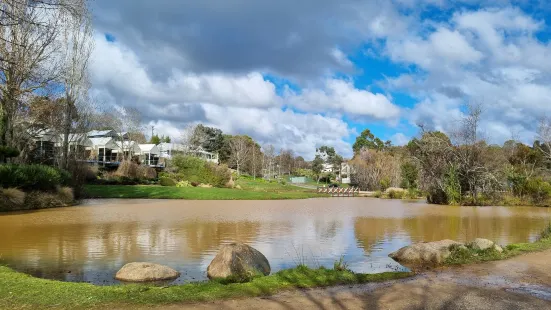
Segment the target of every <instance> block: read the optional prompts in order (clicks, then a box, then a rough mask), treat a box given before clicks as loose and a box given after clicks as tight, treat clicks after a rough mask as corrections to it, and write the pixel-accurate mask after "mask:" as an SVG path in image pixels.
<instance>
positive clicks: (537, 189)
mask: <svg viewBox="0 0 551 310" xmlns="http://www.w3.org/2000/svg"><path fill="white" fill-rule="evenodd" d="M526 193H527V194H528V195H529V196H530V198H531V199H532V202H533V203H534V204H538V205H541V204H547V203H549V199H550V198H551V184H549V183H547V182H545V181H543V180H542V179H540V178H536V179H531V180H529V181H528V182H527V183H526Z"/></svg>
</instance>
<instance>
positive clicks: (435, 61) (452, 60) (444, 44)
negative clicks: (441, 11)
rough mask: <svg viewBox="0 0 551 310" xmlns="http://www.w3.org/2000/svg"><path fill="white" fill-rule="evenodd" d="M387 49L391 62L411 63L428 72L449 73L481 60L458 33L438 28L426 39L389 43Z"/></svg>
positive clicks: (480, 55) (479, 54)
mask: <svg viewBox="0 0 551 310" xmlns="http://www.w3.org/2000/svg"><path fill="white" fill-rule="evenodd" d="M387 48H388V52H389V54H390V57H391V58H392V59H393V60H395V61H400V62H410V63H415V64H417V65H419V66H421V67H422V68H424V69H428V70H443V69H453V68H456V67H457V66H458V65H466V64H473V63H477V62H478V61H480V60H481V59H482V57H483V55H482V53H480V52H479V51H477V50H476V49H475V48H474V47H473V46H471V45H470V43H469V42H468V41H467V39H466V38H465V37H464V36H463V35H462V34H461V33H460V32H458V31H454V30H450V29H447V28H444V27H440V28H438V29H437V30H436V31H435V32H433V33H431V34H430V35H429V36H428V38H427V39H423V38H421V37H413V38H409V37H408V38H405V39H403V40H399V41H394V40H391V41H389V42H388V45H387Z"/></svg>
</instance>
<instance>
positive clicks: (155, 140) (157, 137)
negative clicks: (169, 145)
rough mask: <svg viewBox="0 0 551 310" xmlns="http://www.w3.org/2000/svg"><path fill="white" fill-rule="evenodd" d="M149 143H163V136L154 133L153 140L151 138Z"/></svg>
mask: <svg viewBox="0 0 551 310" xmlns="http://www.w3.org/2000/svg"><path fill="white" fill-rule="evenodd" d="M149 143H152V144H155V145H158V144H160V143H161V138H159V136H158V135H153V136H152V137H151V140H149Z"/></svg>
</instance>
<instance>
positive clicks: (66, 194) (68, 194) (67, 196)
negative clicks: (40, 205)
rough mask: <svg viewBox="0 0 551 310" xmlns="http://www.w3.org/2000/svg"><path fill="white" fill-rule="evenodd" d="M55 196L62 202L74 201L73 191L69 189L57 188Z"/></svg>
mask: <svg viewBox="0 0 551 310" xmlns="http://www.w3.org/2000/svg"><path fill="white" fill-rule="evenodd" d="M57 194H58V195H59V198H60V199H61V200H62V201H64V202H71V201H74V200H75V196H74V194H73V189H72V188H70V187H66V186H63V187H58V188H57Z"/></svg>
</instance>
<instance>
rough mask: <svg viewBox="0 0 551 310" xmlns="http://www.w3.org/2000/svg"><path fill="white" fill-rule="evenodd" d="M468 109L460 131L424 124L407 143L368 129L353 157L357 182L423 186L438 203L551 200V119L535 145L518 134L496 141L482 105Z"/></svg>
mask: <svg viewBox="0 0 551 310" xmlns="http://www.w3.org/2000/svg"><path fill="white" fill-rule="evenodd" d="M466 110H467V113H466V115H465V116H464V117H463V118H461V119H460V120H458V121H457V126H456V129H455V130H453V131H450V132H449V133H447V134H446V133H444V132H441V131H435V130H429V129H427V128H426V127H425V126H423V125H422V124H421V125H419V128H420V135H419V137H416V138H414V139H412V140H411V141H409V143H408V144H407V145H405V146H402V147H397V146H392V145H391V144H390V143H388V142H387V143H383V142H382V141H381V140H380V139H378V138H376V137H375V136H374V135H373V134H371V132H370V131H369V130H368V129H367V130H365V131H364V132H362V134H361V135H360V136H359V137H358V138H357V139H356V143H355V144H354V158H353V159H352V160H351V161H350V164H351V165H352V166H353V168H354V170H355V173H354V174H353V182H354V183H356V184H358V185H359V186H360V187H362V188H364V189H368V190H382V191H384V190H385V189H387V188H389V187H402V188H406V189H410V190H418V191H420V192H422V193H424V194H426V197H427V200H428V201H429V202H431V203H437V204H459V205H490V204H493V205H495V204H508V205H526V204H538V205H549V204H550V202H551V200H550V199H551V184H550V183H549V181H550V180H551V119H549V118H544V119H542V120H541V122H540V125H539V128H538V134H537V137H536V138H535V140H534V142H533V143H532V145H526V144H524V143H522V142H520V141H518V139H510V140H508V141H506V142H505V143H504V144H503V145H496V144H489V143H488V138H487V137H485V136H484V135H483V134H482V133H481V129H480V124H481V114H482V112H483V111H482V108H481V106H480V105H469V106H467V107H466Z"/></svg>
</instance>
